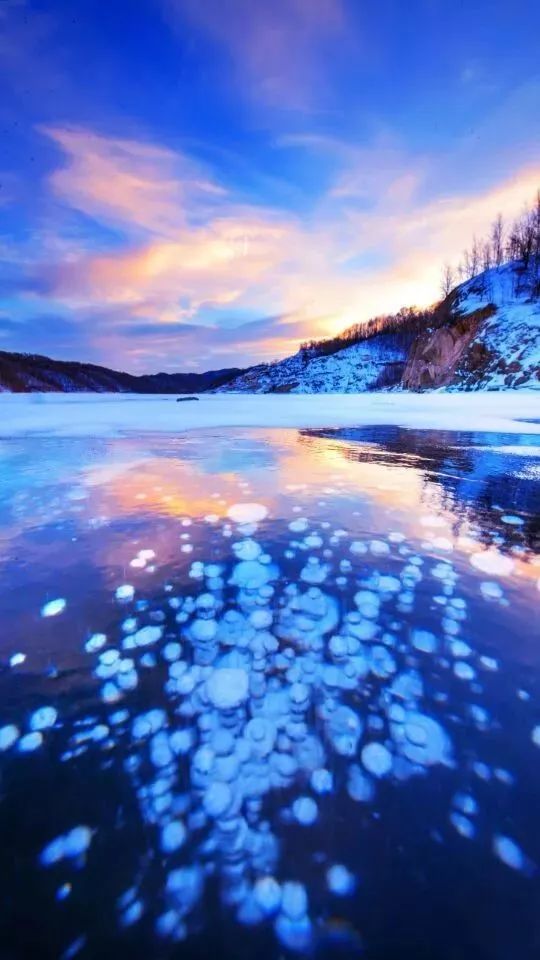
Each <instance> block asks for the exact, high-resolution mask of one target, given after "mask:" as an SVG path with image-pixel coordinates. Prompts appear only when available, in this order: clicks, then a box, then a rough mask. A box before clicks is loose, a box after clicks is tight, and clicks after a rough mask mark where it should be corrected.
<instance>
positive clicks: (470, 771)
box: [0, 428, 540, 960]
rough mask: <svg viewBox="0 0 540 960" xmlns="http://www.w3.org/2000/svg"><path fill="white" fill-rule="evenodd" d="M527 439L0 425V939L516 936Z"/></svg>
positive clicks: (199, 953) (223, 946) (487, 946)
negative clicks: (7, 435)
mask: <svg viewBox="0 0 540 960" xmlns="http://www.w3.org/2000/svg"><path fill="white" fill-rule="evenodd" d="M537 442H538V441H537V438H536V437H534V436H532V435H531V436H528V435H526V434H524V435H522V436H506V435H500V434H499V435H496V434H478V433H471V434H459V433H452V432H436V431H429V432H428V431H418V430H405V429H398V428H373V429H366V428H363V429H358V430H341V431H301V432H297V431H294V430H234V431H204V432H201V433H190V434H187V435H186V436H183V437H174V438H167V437H162V436H155V437H153V438H150V439H148V437H145V438H144V439H141V440H138V439H121V440H87V439H81V440H45V439H43V440H41V439H31V440H30V439H29V440H23V439H14V440H12V441H3V442H2V443H1V445H0V457H1V461H0V591H1V593H0V612H1V620H0V750H1V751H2V752H0V770H1V780H0V958H1V960H20V958H29V957H30V958H36V960H38V958H39V960H40V958H44V960H48V958H49V957H51V958H53V957H54V958H61V957H63V958H68V957H72V956H73V957H75V956H76V957H80V958H81V960H84V958H97V957H99V958H100V960H101V958H108V957H111V958H112V957H114V958H116V960H121V958H134V960H139V958H141V960H142V958H145V960H148V958H156V960H158V958H172V957H181V958H188V960H191V958H198V957H210V956H219V957H221V958H222V960H229V958H230V960H244V958H246V960H247V958H251V957H254V956H256V957H257V958H259V960H266V958H268V960H270V958H278V957H283V956H288V955H291V956H292V955H301V956H302V955H311V956H315V957H322V958H324V957H343V958H349V957H357V956H359V955H361V956H364V957H366V958H367V960H383V958H384V960H387V958H388V960H398V958H399V960H469V958H474V960H508V958H514V957H516V958H517V957H519V958H520V960H529V958H530V960H533V958H537V957H538V956H539V955H540V873H539V869H540V683H539V681H540V618H539V616H538V605H539V600H540V592H539V586H540V566H539V560H538V553H539V549H538V548H539V541H540V519H539V514H540V492H539V491H540V482H539V481H540V458H539V456H538V446H535V444H536V445H537ZM246 504H250V505H252V506H248V507H246V506H245V505H246ZM235 505H236V506H235ZM253 505H255V506H253ZM231 508H232V509H231ZM119 588H120V589H119Z"/></svg>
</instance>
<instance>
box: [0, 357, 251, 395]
mask: <svg viewBox="0 0 540 960" xmlns="http://www.w3.org/2000/svg"><path fill="white" fill-rule="evenodd" d="M242 372H243V371H242V370H241V369H240V368H238V367H231V368H230V369H224V370H210V371H208V372H207V373H155V374H148V375H145V376H140V377H136V376H133V375H132V374H130V373H122V372H119V371H117V370H109V369H108V368H107V367H99V366H97V365H96V364H93V363H77V362H75V361H64V360H51V359H50V358H49V357H42V356H38V355H34V354H29V353H7V352H4V351H0V391H8V392H13V393H31V392H34V391H43V392H45V391H46V392H49V391H59V392H63V393H73V392H80V391H92V392H98V393H203V392H204V391H205V390H210V389H213V388H216V387H219V386H221V385H222V384H224V383H226V382H227V380H230V379H231V378H232V377H236V376H238V375H240V374H241V373H242Z"/></svg>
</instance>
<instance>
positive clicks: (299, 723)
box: [0, 488, 540, 952]
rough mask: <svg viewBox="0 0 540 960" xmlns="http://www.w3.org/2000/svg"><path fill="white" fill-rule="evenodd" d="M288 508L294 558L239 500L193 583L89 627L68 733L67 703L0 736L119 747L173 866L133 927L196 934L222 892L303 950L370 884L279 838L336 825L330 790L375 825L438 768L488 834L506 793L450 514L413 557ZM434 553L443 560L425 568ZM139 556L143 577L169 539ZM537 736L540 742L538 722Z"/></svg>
mask: <svg viewBox="0 0 540 960" xmlns="http://www.w3.org/2000/svg"><path fill="white" fill-rule="evenodd" d="M242 493H243V494H244V495H245V496H246V497H247V496H249V491H248V490H247V489H246V488H242ZM221 505H222V506H223V507H225V505H226V504H225V501H221ZM216 509H217V507H216ZM295 512H296V513H298V514H299V515H298V516H295V517H294V519H292V520H291V521H290V522H289V523H287V524H286V525H285V531H284V533H285V544H284V545H283V546H282V557H279V556H278V555H277V550H279V548H280V546H281V544H282V541H281V542H280V541H279V539H278V540H277V541H275V542H276V543H277V546H275V547H273V548H272V553H270V551H269V549H268V546H267V544H266V543H265V542H264V537H263V535H262V533H261V532H260V531H259V532H258V524H260V523H261V521H264V520H265V519H266V518H267V516H268V510H267V508H266V507H265V506H264V505H263V504H260V503H251V502H247V501H246V502H239V503H235V504H233V505H232V506H231V507H229V509H228V510H227V518H226V519H223V520H221V521H220V517H219V516H218V514H217V513H215V514H214V513H212V514H207V516H206V517H205V518H204V520H203V521H202V522H203V523H204V524H205V525H206V524H210V528H211V530H210V533H211V536H212V537H214V536H219V538H220V539H221V534H220V530H221V533H223V535H224V537H225V539H226V550H223V551H221V553H219V552H214V551H213V550H212V551H210V556H208V557H207V559H204V557H203V558H200V559H196V560H195V561H194V562H192V563H190V562H189V561H188V563H189V570H188V572H187V574H186V578H185V582H184V584H183V586H182V589H179V588H178V587H177V585H176V584H175V583H173V582H172V580H171V582H168V583H167V585H166V587H165V590H164V592H163V595H162V596H160V597H158V598H157V599H156V598H154V599H149V600H147V599H145V598H144V597H143V596H141V594H140V593H139V592H137V596H136V594H135V588H134V587H133V586H132V585H131V584H127V583H123V584H120V585H119V586H118V587H117V588H116V590H115V592H114V596H115V598H116V600H117V601H119V605H118V606H117V607H116V610H117V613H118V615H119V623H118V624H117V625H116V626H115V625H114V624H113V625H111V626H109V625H107V627H106V630H107V633H101V632H96V633H88V634H87V635H86V639H85V638H84V637H83V638H82V644H83V647H84V651H85V652H86V654H87V655H88V658H89V662H90V664H91V670H92V673H93V676H94V678H95V681H96V683H97V684H98V688H99V694H100V697H99V701H98V707H97V708H96V710H95V712H94V713H93V714H90V715H88V716H86V717H83V718H79V719H78V720H77V722H76V723H75V724H74V725H73V726H72V729H71V731H70V732H68V731H67V730H66V727H67V723H66V721H65V720H63V719H62V718H59V715H58V712H57V707H56V706H52V705H51V704H50V703H44V704H43V705H41V706H38V707H36V708H35V709H34V710H33V712H32V713H31V714H30V715H29V716H27V717H25V718H24V722H22V723H19V722H18V723H17V724H15V723H8V722H7V720H8V719H10V718H6V720H5V721H4V725H3V726H2V727H0V750H2V751H5V752H6V753H7V752H8V751H12V753H13V755H15V756H17V755H18V754H19V753H32V752H33V751H35V750H38V749H39V747H41V746H42V744H43V743H44V742H53V741H55V738H56V737H57V736H59V734H60V733H62V734H65V736H67V737H68V744H67V746H66V747H65V749H64V752H63V754H62V756H61V759H62V761H64V762H67V761H69V760H71V759H74V758H77V757H80V756H81V755H82V754H83V753H85V752H86V751H94V752H95V753H96V754H97V755H98V756H102V755H103V757H104V760H105V763H107V764H110V763H114V762H117V760H116V756H117V754H116V749H115V748H117V747H120V746H121V748H122V749H121V750H118V755H119V756H121V757H122V763H123V769H124V772H125V775H126V777H127V778H128V780H129V782H130V783H131V784H132V787H133V790H134V793H135V796H136V800H137V804H138V807H139V810H140V815H141V819H142V821H143V823H144V826H145V831H146V835H147V836H148V837H151V838H153V845H154V849H155V851H156V853H157V857H156V865H155V867H154V869H155V870H156V871H157V872H158V873H159V876H160V877H161V881H160V889H159V895H158V897H157V900H156V902H152V903H150V902H149V900H148V897H147V895H146V893H145V895H144V898H143V897H142V895H141V890H142V889H144V887H142V884H141V881H140V878H139V876H137V878H134V879H133V881H132V883H133V885H132V886H130V887H129V889H128V890H127V891H125V892H124V893H122V895H121V896H120V897H119V898H118V901H117V904H116V909H117V916H118V924H119V926H120V927H122V928H124V927H132V926H134V925H136V924H138V923H139V922H140V921H141V919H142V918H143V917H145V922H146V921H148V922H152V923H153V927H154V930H155V933H156V935H157V936H158V937H159V938H162V939H165V940H172V941H177V942H179V941H182V940H184V939H185V938H186V937H188V936H189V935H190V932H191V931H192V930H193V929H196V928H197V925H198V923H199V922H200V911H201V907H202V906H203V904H204V901H205V897H206V895H207V890H208V885H209V884H211V885H212V889H218V890H219V896H220V897H221V899H222V902H223V904H224V906H225V907H226V909H227V910H228V911H230V912H231V914H232V915H233V916H234V917H235V918H236V920H237V921H238V922H239V923H241V924H245V925H250V926H252V925H256V924H261V923H267V924H269V925H271V926H272V927H273V930H274V932H275V936H276V937H277V940H278V942H279V944H280V945H281V946H282V947H283V949H284V950H287V951H296V952H306V951H310V950H311V949H312V948H313V947H314V946H315V938H316V935H317V921H318V920H319V919H320V915H318V912H319V911H320V906H319V905H318V904H319V899H320V886H321V884H322V885H323V887H324V888H325V889H326V891H327V893H328V894H330V895H331V896H332V897H337V898H342V897H349V896H353V895H355V892H356V891H357V888H358V877H357V876H356V875H355V872H354V871H353V869H352V867H351V865H348V864H346V863H342V862H336V863H333V862H332V859H333V858H327V857H326V856H323V857H321V858H320V859H319V860H318V861H317V863H318V866H317V871H318V876H317V877H315V875H314V877H313V880H312V879H311V878H310V877H306V876H305V875H302V876H300V875H297V873H300V871H299V870H298V871H297V866H296V864H295V860H294V857H292V858H291V857H287V856H286V855H285V856H284V855H283V846H284V842H285V840H286V838H287V837H288V836H289V835H293V833H295V834H296V836H297V838H298V842H300V843H301V844H302V846H303V847H305V846H309V842H310V839H309V838H310V837H313V838H315V837H320V836H323V837H324V836H327V835H328V828H329V821H328V817H329V815H330V812H329V811H330V809H331V804H332V795H333V794H338V793H339V794H340V799H341V801H342V802H344V803H345V804H347V805H349V806H350V809H351V820H352V818H353V816H356V818H358V822H363V820H364V819H368V818H369V819H370V820H371V819H372V818H373V819H376V818H378V817H379V816H381V810H382V801H381V798H382V799H384V797H385V796H386V795H388V794H389V793H390V791H393V790H399V788H400V784H401V783H402V782H403V781H405V780H408V779H410V778H422V777H426V776H427V775H428V774H429V772H430V770H432V768H434V767H437V768H439V775H440V778H441V781H440V782H441V784H447V786H441V787H440V789H441V790H443V789H448V803H447V807H446V813H445V818H447V819H445V821H444V822H445V824H446V826H447V828H448V830H447V832H448V834H449V835H452V836H453V837H454V841H455V842H456V843H460V844H461V843H462V840H461V839H460V838H463V841H465V840H466V841H467V842H473V841H474V842H477V843H479V842H480V837H481V834H482V831H481V830H479V829H477V827H478V822H479V816H480V813H479V804H478V802H477V800H476V798H475V791H474V789H473V788H472V787H471V785H470V783H471V781H472V782H473V783H474V782H477V781H478V779H480V780H482V781H483V783H482V784H481V785H480V786H482V788H483V787H484V784H489V783H490V782H492V781H493V782H497V783H498V789H503V786H502V784H505V787H504V789H508V788H509V787H511V785H512V783H513V776H512V773H511V772H510V771H506V770H504V769H503V768H502V766H501V768H500V769H499V770H498V772H497V771H496V770H495V769H494V768H493V767H491V766H488V765H487V764H486V763H484V762H483V760H482V759H481V758H480V757H478V756H469V754H468V753H466V754H464V752H463V750H462V748H461V747H460V737H459V735H458V736H456V733H455V731H456V730H458V731H459V729H460V725H463V724H465V723H466V724H468V726H469V728H470V729H473V730H474V731H477V732H480V733H482V732H483V731H486V730H491V729H493V728H494V723H493V718H492V717H491V715H490V712H489V711H488V710H487V709H486V707H485V706H484V705H483V703H482V693H483V687H482V683H484V678H485V677H486V676H487V675H488V674H490V673H493V672H494V671H496V670H497V669H498V662H497V661H495V660H494V659H493V658H492V657H490V656H489V655H488V652H487V651H483V652H481V651H476V650H475V646H474V642H473V641H472V640H471V639H470V635H469V632H468V630H467V627H468V618H469V610H468V603H469V601H468V600H467V599H466V597H465V596H464V595H463V593H464V592H463V591H460V589H459V571H458V568H457V566H456V565H455V564H454V563H453V562H452V559H451V558H450V557H449V556H448V551H447V547H446V545H445V544H443V543H442V542H440V543H436V538H434V537H433V535H432V534H431V530H432V529H433V530H436V529H437V528H438V527H439V526H440V524H438V522H437V517H436V516H435V515H431V514H430V515H429V516H427V517H424V518H422V521H421V522H422V526H423V527H425V530H426V538H427V540H428V541H429V550H428V551H427V553H426V554H425V555H420V553H419V548H418V546H417V545H416V546H415V545H414V544H412V543H408V542H407V539H406V537H405V535H404V534H403V533H401V532H400V531H393V532H391V533H390V534H389V535H388V536H387V537H383V536H382V535H379V536H377V537H373V538H371V539H360V538H357V539H351V537H350V534H349V533H348V532H347V530H345V529H341V528H336V529H333V527H332V526H331V525H330V523H329V522H328V521H325V522H322V523H317V522H316V521H315V520H312V519H310V518H309V516H304V513H307V512H308V511H307V508H306V506H305V505H303V506H300V505H298V507H297V508H295ZM220 523H221V527H220ZM190 525H191V521H189V520H188V518H184V519H183V520H182V526H190ZM442 532H443V533H444V534H445V533H446V531H445V530H443V531H442ZM193 533H195V531H193ZM181 536H183V537H186V536H187V537H189V536H191V534H181ZM439 539H440V538H439ZM184 545H185V544H184ZM433 550H435V551H437V550H445V551H446V553H445V558H444V559H443V560H441V559H440V558H438V556H437V554H435V559H431V557H432V551H433ZM227 551H228V553H227ZM223 553H225V556H222V555H221V554H223ZM135 559H136V560H137V563H136V564H135V563H132V566H135V567H141V568H142V567H143V566H145V565H146V564H147V563H148V562H151V561H152V560H153V559H154V551H152V550H150V549H149V548H143V549H142V550H139V552H138V554H137V556H136V558H135ZM471 563H472V564H473V565H474V566H476V567H477V568H478V569H479V570H481V571H482V573H485V574H488V575H489V576H490V577H492V576H493V577H497V576H503V575H507V574H509V573H510V572H511V570H512V567H513V561H512V560H511V559H509V558H508V557H506V556H505V555H503V554H502V553H500V552H499V551H498V550H496V549H495V548H494V547H490V548H489V549H488V550H483V551H481V552H478V553H475V554H473V555H472V557H471ZM280 568H282V569H285V570H286V575H282V573H281V569H280ZM429 591H431V594H432V603H431V606H430V607H429V611H428V612H426V610H427V606H426V604H425V602H424V601H422V616H417V615H416V612H415V605H416V603H417V596H418V594H419V593H422V595H425V594H426V593H428V592H429ZM478 599H479V600H480V601H481V600H482V599H484V600H486V602H487V601H489V602H490V603H492V602H493V601H497V602H501V601H502V600H503V594H502V590H501V588H500V587H499V585H498V583H497V582H496V581H492V580H484V581H482V583H481V585H480V592H479V594H478ZM60 602H61V601H51V603H53V604H54V603H60ZM62 602H63V601H62ZM43 610H45V608H43ZM42 612H43V611H42ZM58 612H61V610H56V611H55V613H58ZM412 614H415V615H414V617H412V616H411V615H412ZM43 615H44V616H48V615H53V614H52V613H49V614H45V613H43ZM456 688H459V693H458V694H455V693H454V691H455V689H456ZM528 729H529V730H530V729H531V728H530V727H529V728H528ZM531 737H532V742H533V744H536V745H537V746H540V727H538V726H537V727H534V729H533V730H532V734H531ZM46 738H50V740H48V741H47V740H46ZM460 751H461V752H460ZM21 762H22V761H21ZM24 762H25V763H31V762H32V760H31V759H30V760H28V759H27V760H25V761H24ZM478 795H479V796H480V792H479V793H478ZM355 823H356V821H355ZM456 833H457V834H458V835H459V836H458V837H456ZM93 835H94V831H93V830H92V829H91V828H90V827H88V826H84V825H80V826H75V827H71V828H70V829H68V830H67V831H66V832H65V833H64V834H62V835H60V836H57V837H56V838H54V839H53V840H51V842H50V843H49V844H47V846H46V847H45V848H44V849H43V850H42V852H41V855H40V862H41V864H42V866H44V867H51V866H53V865H59V864H64V865H65V862H66V861H67V862H68V864H67V865H68V867H71V865H73V864H75V865H76V866H78V867H81V866H84V860H85V857H86V855H87V853H88V851H89V849H90V845H91V842H92V838H93ZM315 842H316V841H315V839H314V840H313V843H315ZM488 843H489V840H488ZM96 846H97V845H96ZM492 852H493V854H494V855H495V856H496V857H497V858H498V859H499V860H500V861H501V862H502V863H503V864H504V865H506V866H507V867H511V868H512V869H514V870H517V871H520V872H523V873H526V872H527V870H528V863H529V861H528V859H527V856H526V855H525V854H524V853H523V851H522V850H521V849H520V847H519V846H518V845H517V843H516V842H515V841H514V840H512V839H511V838H509V837H507V836H505V835H504V834H497V835H496V836H495V838H494V839H493V846H492ZM488 853H489V849H488ZM342 858H343V853H342V854H341V855H340V856H339V859H342ZM336 859H337V855H336ZM345 859H346V856H345ZM314 862H315V859H314ZM314 874H315V871H314ZM64 888H65V889H66V890H67V893H65V896H67V895H69V890H70V884H69V883H67V884H64V887H57V890H58V892H57V898H58V899H59V900H61V899H62V897H63V896H64V894H61V893H60V891H61V890H63V889H64ZM68 888H69V889H68ZM317 891H319V893H318V892H317Z"/></svg>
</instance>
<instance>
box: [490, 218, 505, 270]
mask: <svg viewBox="0 0 540 960" xmlns="http://www.w3.org/2000/svg"><path fill="white" fill-rule="evenodd" d="M503 253H504V223H503V218H502V215H501V214H500V213H498V214H497V216H496V217H495V220H494V221H493V223H492V225H491V254H492V257H493V263H494V265H495V266H496V267H500V266H501V264H502V262H503Z"/></svg>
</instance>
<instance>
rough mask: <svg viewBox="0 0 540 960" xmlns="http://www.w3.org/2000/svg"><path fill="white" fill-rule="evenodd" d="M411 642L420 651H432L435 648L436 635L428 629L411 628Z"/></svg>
mask: <svg viewBox="0 0 540 960" xmlns="http://www.w3.org/2000/svg"><path fill="white" fill-rule="evenodd" d="M411 643H412V645H413V647H414V648H415V650H419V651H420V652H421V653H434V652H435V650H436V649H437V637H436V636H435V635H434V634H433V633H431V632H430V631H429V630H413V631H412V633H411Z"/></svg>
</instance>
